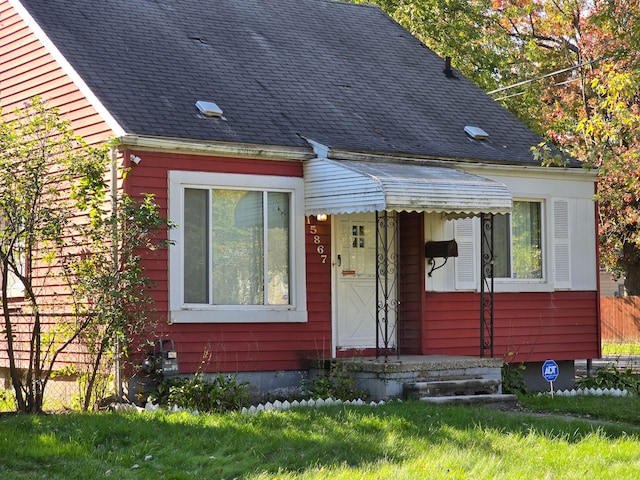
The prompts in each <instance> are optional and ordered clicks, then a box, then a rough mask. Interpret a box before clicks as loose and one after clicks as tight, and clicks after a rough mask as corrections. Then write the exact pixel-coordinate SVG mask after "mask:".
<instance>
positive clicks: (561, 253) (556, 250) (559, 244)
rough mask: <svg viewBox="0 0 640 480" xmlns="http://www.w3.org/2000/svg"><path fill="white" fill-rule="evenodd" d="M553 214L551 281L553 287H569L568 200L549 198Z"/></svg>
mask: <svg viewBox="0 0 640 480" xmlns="http://www.w3.org/2000/svg"><path fill="white" fill-rule="evenodd" d="M551 206H552V215H553V282H554V286H555V288H562V289H566V288H571V251H570V250H569V246H570V234H569V200H567V199H565V198H554V199H552V200H551Z"/></svg>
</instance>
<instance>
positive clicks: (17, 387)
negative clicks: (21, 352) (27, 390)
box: [2, 258, 27, 412]
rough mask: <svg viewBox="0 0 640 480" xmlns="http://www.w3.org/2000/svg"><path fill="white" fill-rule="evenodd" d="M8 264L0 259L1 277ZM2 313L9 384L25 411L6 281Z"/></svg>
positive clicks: (3, 290)
mask: <svg viewBox="0 0 640 480" xmlns="http://www.w3.org/2000/svg"><path fill="white" fill-rule="evenodd" d="M8 273H9V266H8V262H7V260H6V258H3V259H2V278H7V275H8ZM2 313H3V316H4V325H5V332H6V336H7V356H8V357H9V373H10V375H11V384H12V385H13V390H14V392H15V394H16V404H17V407H18V411H19V412H26V411H27V404H26V402H25V398H24V390H23V388H22V381H21V379H20V372H19V371H18V367H17V365H16V353H15V350H14V345H13V325H12V324H11V313H10V312H9V302H7V282H2Z"/></svg>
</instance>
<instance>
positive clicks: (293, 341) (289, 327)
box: [124, 151, 331, 373]
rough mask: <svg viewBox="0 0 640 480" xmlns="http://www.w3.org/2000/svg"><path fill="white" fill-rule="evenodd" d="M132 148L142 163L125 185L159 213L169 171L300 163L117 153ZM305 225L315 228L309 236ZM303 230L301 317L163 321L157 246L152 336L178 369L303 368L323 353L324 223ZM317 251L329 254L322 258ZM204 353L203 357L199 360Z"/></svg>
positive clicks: (163, 284)
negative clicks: (170, 352) (165, 342)
mask: <svg viewBox="0 0 640 480" xmlns="http://www.w3.org/2000/svg"><path fill="white" fill-rule="evenodd" d="M132 153H133V154H135V155H137V156H139V157H140V158H141V159H142V161H141V162H140V164H139V165H133V166H132V170H131V173H130V174H129V176H128V177H127V180H126V184H125V188H126V190H127V191H128V192H129V193H130V194H132V195H139V194H141V193H153V194H154V195H155V196H156V201H157V202H158V204H159V205H160V206H161V207H162V214H163V215H167V204H168V191H167V188H168V187H167V178H168V172H169V170H187V171H202V172H221V173H222V172H224V173H243V174H262V175H282V176H295V177H301V176H302V165H301V164H300V163H294V162H286V161H260V160H254V159H237V158H213V157H205V156H199V155H191V156H190V155H175V154H169V153H151V152H145V151H127V152H125V155H124V158H125V159H128V158H129V155H130V154H132ZM312 225H313V226H315V227H314V231H315V232H316V233H315V234H312V228H311V227H312ZM305 229H306V236H305V242H306V270H307V272H306V273H307V298H308V300H307V309H308V312H309V315H308V322H307V323H267V324H257V323H253V324H252V323H246V324H245V323H229V324H220V323H211V324H207V323H201V324H188V323H180V324H172V325H169V324H167V322H166V319H167V314H168V308H169V305H168V293H169V292H168V264H167V251H161V252H157V253H156V254H154V255H155V257H154V258H150V259H147V260H146V262H145V269H146V272H147V274H148V275H149V276H150V277H151V278H153V279H154V281H155V282H156V286H155V288H154V290H153V297H154V299H155V307H156V310H157V312H158V314H157V318H156V320H157V326H156V328H155V336H156V337H170V338H172V339H173V340H174V342H175V348H176V350H177V352H178V355H179V360H180V371H181V372H183V373H193V372H195V371H196V370H197V369H198V368H200V369H201V371H207V372H215V371H221V372H238V371H268V370H294V369H302V368H306V360H307V359H308V358H318V357H325V356H328V355H330V352H331V290H330V288H331V264H330V258H331V256H330V255H331V252H330V238H331V235H330V232H331V224H330V222H328V221H327V222H316V220H315V218H313V217H311V218H309V219H307V223H306V225H305ZM320 246H322V248H321V249H320V250H319V248H318V247H320ZM169 248H171V247H169ZM320 251H323V252H324V253H325V254H326V255H328V256H327V257H326V260H324V258H323V257H322V254H321V253H320ZM204 357H207V361H206V364H205V365H203V366H201V362H202V360H203V358H204Z"/></svg>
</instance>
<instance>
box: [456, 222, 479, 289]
mask: <svg viewBox="0 0 640 480" xmlns="http://www.w3.org/2000/svg"><path fill="white" fill-rule="evenodd" d="M475 225H476V222H475V221H474V219H473V218H462V219H459V220H455V221H454V224H453V232H454V238H455V240H456V242H457V243H458V256H457V257H456V259H455V270H456V274H455V287H456V290H476V289H477V286H478V282H477V280H476V271H477V264H478V262H477V255H476V248H475V242H474V239H475V233H476V226H475Z"/></svg>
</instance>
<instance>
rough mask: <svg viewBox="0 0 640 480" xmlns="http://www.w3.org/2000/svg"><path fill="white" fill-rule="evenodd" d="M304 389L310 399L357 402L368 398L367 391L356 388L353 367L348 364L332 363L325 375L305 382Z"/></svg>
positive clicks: (303, 383) (303, 382)
mask: <svg viewBox="0 0 640 480" xmlns="http://www.w3.org/2000/svg"><path fill="white" fill-rule="evenodd" d="M302 389H303V391H304V393H305V395H307V396H308V397H310V398H323V399H324V398H329V397H331V398H334V399H340V400H357V399H359V398H366V397H367V392H366V391H365V390H363V389H361V388H357V387H356V378H355V376H354V375H353V365H352V364H349V363H346V362H331V363H330V365H329V370H328V371H327V372H326V374H325V375H320V376H318V377H315V378H310V379H306V380H303V381H302Z"/></svg>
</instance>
